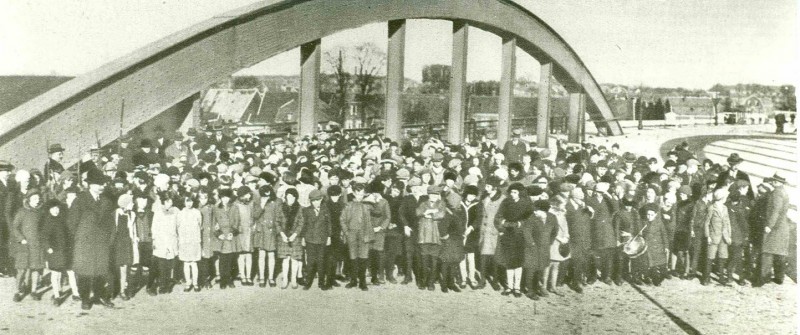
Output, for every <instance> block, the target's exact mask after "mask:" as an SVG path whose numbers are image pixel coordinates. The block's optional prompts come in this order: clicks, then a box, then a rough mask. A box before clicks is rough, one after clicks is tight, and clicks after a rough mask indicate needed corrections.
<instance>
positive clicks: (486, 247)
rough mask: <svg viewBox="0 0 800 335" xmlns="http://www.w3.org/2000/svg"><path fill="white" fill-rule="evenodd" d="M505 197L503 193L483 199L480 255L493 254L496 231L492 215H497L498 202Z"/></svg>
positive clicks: (495, 246)
mask: <svg viewBox="0 0 800 335" xmlns="http://www.w3.org/2000/svg"><path fill="white" fill-rule="evenodd" d="M498 192H499V191H498ZM505 199H506V197H505V196H504V195H501V196H500V197H499V198H497V199H495V200H492V199H491V198H490V197H486V199H483V219H482V220H481V221H482V222H481V233H480V234H481V235H480V240H479V241H478V244H479V246H480V252H481V255H494V252H495V250H496V249H497V234H498V232H497V227H495V225H494V217H495V216H496V215H497V210H499V209H500V204H501V203H503V200H505Z"/></svg>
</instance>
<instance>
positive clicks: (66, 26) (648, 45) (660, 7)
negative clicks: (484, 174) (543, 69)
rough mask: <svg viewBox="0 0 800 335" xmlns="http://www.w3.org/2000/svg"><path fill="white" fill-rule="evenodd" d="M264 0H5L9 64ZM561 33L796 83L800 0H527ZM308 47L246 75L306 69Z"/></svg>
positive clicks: (41, 66) (642, 69) (695, 74)
mask: <svg viewBox="0 0 800 335" xmlns="http://www.w3.org/2000/svg"><path fill="white" fill-rule="evenodd" d="M252 2H253V0H225V1H212V0H136V1H107V0H58V1H52V0H0V75H22V74H25V75H30V74H38V75H48V74H58V75H70V76H75V75H80V74H82V73H85V72H88V71H91V70H93V69H96V68H98V67H100V66H101V65H103V64H105V63H107V62H110V61H112V60H114V59H116V58H118V57H121V56H123V55H125V54H127V53H130V52H132V51H134V50H136V49H138V48H140V47H142V46H144V45H146V44H148V43H151V42H153V41H156V40H158V39H160V38H163V37H165V36H167V35H169V34H170V33H173V32H176V31H179V30H180V29H183V28H185V27H188V26H190V25H192V24H195V23H198V22H201V21H203V20H205V19H208V18H210V17H212V16H214V15H216V14H220V13H223V12H225V11H227V10H231V9H235V8H238V7H240V6H243V5H247V4H250V3H252ZM517 2H518V3H520V4H521V5H523V6H524V7H526V8H528V9H529V10H530V11H531V12H533V13H534V14H536V15H537V16H538V17H539V18H541V19H542V20H544V21H545V22H546V23H547V24H548V25H550V26H551V27H552V28H553V29H554V30H555V31H556V32H558V33H559V34H560V35H561V36H562V37H563V38H564V39H565V40H566V41H567V42H568V43H569V44H570V45H571V46H572V47H573V49H574V50H575V51H576V52H577V53H578V55H579V56H580V57H581V59H582V60H583V62H584V63H585V64H586V65H587V67H588V68H589V70H590V71H591V72H592V74H593V75H594V77H595V79H597V81H598V82H600V83H616V84H625V85H646V86H661V87H685V88H694V89H698V88H699V89H708V88H710V87H711V86H712V85H713V84H715V83H723V84H736V83H759V84H766V85H780V84H786V83H794V84H796V83H797V82H796V80H797V73H800V66H799V65H798V54H800V51H798V48H799V46H798V40H799V36H798V30H800V29H799V28H798V27H799V25H798V1H797V0H769V1H766V0H761V1H752V0H684V1H667V0H594V1H583V0H518V1H517ZM450 27H451V24H450V23H449V22H447V21H433V20H410V21H408V23H407V31H406V37H407V40H406V65H405V73H406V76H407V77H409V78H411V79H415V80H420V79H421V71H422V67H423V66H425V65H426V64H449V63H450V57H451V41H452V38H451V36H450V29H451V28H450ZM364 42H373V43H375V44H377V45H378V46H380V47H381V48H383V49H385V48H386V43H387V39H386V25H385V24H382V23H378V24H370V25H367V26H363V27H360V28H356V29H351V30H346V31H343V32H339V33H336V34H334V35H331V36H328V37H325V38H323V40H322V47H323V52H324V51H327V50H333V49H334V48H335V47H339V46H344V47H347V46H352V45H355V44H360V43H364ZM500 43H501V42H500V38H499V37H497V36H495V35H493V34H491V33H488V32H485V31H481V30H479V29H471V30H470V35H469V58H468V60H467V63H468V67H467V79H468V80H469V81H473V80H498V79H499V78H500ZM517 55H518V60H517V75H518V76H519V77H527V78H530V79H533V80H538V71H539V68H538V63H537V62H536V60H534V59H533V58H532V57H530V56H528V55H527V54H524V52H522V51H521V50H518V52H517ZM299 68H300V67H299V51H298V50H297V49H294V50H290V51H288V52H286V53H283V54H281V55H278V56H276V57H273V58H271V59H269V60H266V61H264V62H262V63H260V64H258V65H256V66H254V67H252V68H250V69H245V70H243V71H240V73H239V74H260V75H278V74H282V75H295V74H298V73H299Z"/></svg>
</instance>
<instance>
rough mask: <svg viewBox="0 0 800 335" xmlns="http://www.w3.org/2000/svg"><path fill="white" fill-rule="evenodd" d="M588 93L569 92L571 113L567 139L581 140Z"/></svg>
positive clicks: (572, 140) (572, 141)
mask: <svg viewBox="0 0 800 335" xmlns="http://www.w3.org/2000/svg"><path fill="white" fill-rule="evenodd" d="M585 99H586V95H585V94H583V93H570V94H569V115H567V141H568V142H570V143H579V142H580V141H581V130H582V128H583V127H582V123H583V121H584V114H585V113H586V101H585Z"/></svg>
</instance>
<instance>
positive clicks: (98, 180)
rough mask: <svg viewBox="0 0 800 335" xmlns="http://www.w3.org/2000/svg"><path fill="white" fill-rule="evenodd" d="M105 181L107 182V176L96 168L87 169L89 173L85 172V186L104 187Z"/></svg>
mask: <svg viewBox="0 0 800 335" xmlns="http://www.w3.org/2000/svg"><path fill="white" fill-rule="evenodd" d="M106 181H108V176H106V175H104V174H103V172H101V171H100V170H98V169H97V168H93V169H89V171H87V172H86V183H87V184H90V185H91V184H95V185H104V184H105V183H106Z"/></svg>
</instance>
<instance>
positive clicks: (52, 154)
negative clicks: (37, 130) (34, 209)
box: [44, 143, 64, 186]
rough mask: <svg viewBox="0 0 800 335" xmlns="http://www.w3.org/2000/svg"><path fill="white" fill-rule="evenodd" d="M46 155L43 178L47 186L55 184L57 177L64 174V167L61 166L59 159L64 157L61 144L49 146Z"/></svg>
mask: <svg viewBox="0 0 800 335" xmlns="http://www.w3.org/2000/svg"><path fill="white" fill-rule="evenodd" d="M47 155H48V156H49V159H48V160H47V163H45V164H44V178H45V180H44V181H45V182H46V183H47V185H48V186H51V185H52V184H53V183H57V182H58V180H59V176H61V173H63V172H64V166H63V165H61V159H62V158H63V157H64V148H63V147H62V146H61V144H58V143H55V144H51V145H50V146H49V147H48V148H47Z"/></svg>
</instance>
